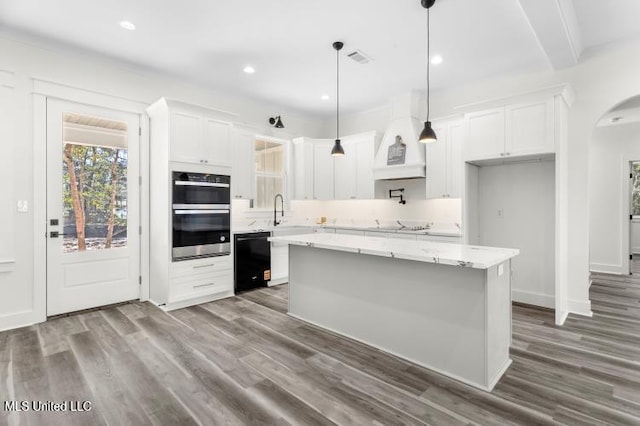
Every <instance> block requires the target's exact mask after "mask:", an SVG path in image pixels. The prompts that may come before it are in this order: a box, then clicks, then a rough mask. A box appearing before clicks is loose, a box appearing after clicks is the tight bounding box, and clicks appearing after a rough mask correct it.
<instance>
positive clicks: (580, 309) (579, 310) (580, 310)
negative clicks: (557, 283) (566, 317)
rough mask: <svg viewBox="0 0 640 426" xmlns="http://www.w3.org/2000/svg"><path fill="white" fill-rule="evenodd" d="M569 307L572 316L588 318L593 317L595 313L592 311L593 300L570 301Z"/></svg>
mask: <svg viewBox="0 0 640 426" xmlns="http://www.w3.org/2000/svg"><path fill="white" fill-rule="evenodd" d="M568 307H569V312H570V313H572V314H577V315H582V316H586V317H592V316H593V312H592V311H591V300H569V301H568ZM563 322H564V321H563Z"/></svg>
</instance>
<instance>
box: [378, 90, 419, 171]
mask: <svg viewBox="0 0 640 426" xmlns="http://www.w3.org/2000/svg"><path fill="white" fill-rule="evenodd" d="M423 104H424V97H423V96H422V95H421V94H420V93H419V92H415V91H414V92H410V93H407V94H404V95H401V96H398V97H396V98H394V99H393V101H392V113H391V122H390V123H389V125H388V126H387V129H386V131H385V132H384V136H383V137H382V141H381V142H380V147H379V148H378V152H376V156H375V160H374V163H373V178H374V179H375V180H383V179H413V178H424V177H425V176H426V168H425V148H424V145H423V144H421V143H420V142H418V137H419V136H420V132H421V131H422V127H423V126H424V124H423V123H422V122H421V121H420V120H419V119H418V117H419V110H420V106H421V105H423Z"/></svg>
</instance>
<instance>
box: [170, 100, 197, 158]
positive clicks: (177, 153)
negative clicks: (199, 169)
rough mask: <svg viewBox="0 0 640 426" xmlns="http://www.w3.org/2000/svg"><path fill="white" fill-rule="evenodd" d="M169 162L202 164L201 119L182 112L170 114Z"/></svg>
mask: <svg viewBox="0 0 640 426" xmlns="http://www.w3.org/2000/svg"><path fill="white" fill-rule="evenodd" d="M170 128H171V138H170V139H171V144H170V145H171V147H170V149H171V160H172V161H181V162H184V163H202V162H203V160H204V155H203V153H202V152H201V146H202V117H201V116H198V115H192V114H187V113H182V112H173V113H171V124H170Z"/></svg>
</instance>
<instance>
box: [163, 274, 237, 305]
mask: <svg viewBox="0 0 640 426" xmlns="http://www.w3.org/2000/svg"><path fill="white" fill-rule="evenodd" d="M169 287H170V289H169V294H170V297H169V299H170V300H169V301H170V302H176V301H180V300H185V299H192V298H196V297H201V296H206V295H209V294H215V293H220V292H223V291H233V274H232V273H231V271H226V272H219V273H205V274H198V275H194V276H188V277H181V278H175V279H172V280H171V283H170V286H169Z"/></svg>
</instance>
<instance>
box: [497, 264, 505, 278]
mask: <svg viewBox="0 0 640 426" xmlns="http://www.w3.org/2000/svg"><path fill="white" fill-rule="evenodd" d="M502 275H504V263H501V264H500V265H498V276H499V277H501V276H502Z"/></svg>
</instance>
